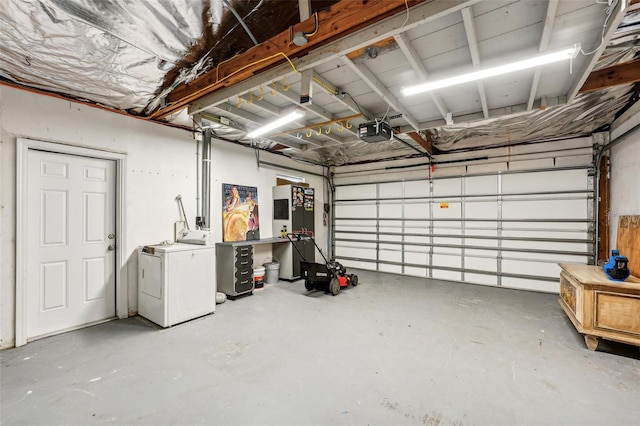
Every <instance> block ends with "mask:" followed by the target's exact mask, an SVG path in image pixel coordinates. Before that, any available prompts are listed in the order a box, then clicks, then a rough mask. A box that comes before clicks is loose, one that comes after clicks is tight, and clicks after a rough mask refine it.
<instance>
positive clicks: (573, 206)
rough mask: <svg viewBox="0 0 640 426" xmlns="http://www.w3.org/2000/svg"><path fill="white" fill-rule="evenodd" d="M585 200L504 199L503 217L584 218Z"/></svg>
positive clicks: (585, 216)
mask: <svg viewBox="0 0 640 426" xmlns="http://www.w3.org/2000/svg"><path fill="white" fill-rule="evenodd" d="M586 207H587V202H586V200H564V201H545V200H540V201H505V202H503V204H502V218H503V219H519V218H530V219H556V218H561V219H586V218H587V209H586Z"/></svg>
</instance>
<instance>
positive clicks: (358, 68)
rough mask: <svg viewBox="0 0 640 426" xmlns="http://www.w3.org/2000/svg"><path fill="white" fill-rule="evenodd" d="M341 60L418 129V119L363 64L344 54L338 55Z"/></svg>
mask: <svg viewBox="0 0 640 426" xmlns="http://www.w3.org/2000/svg"><path fill="white" fill-rule="evenodd" d="M340 59H341V60H342V62H344V63H345V65H347V66H348V67H349V68H351V69H352V70H353V71H354V72H355V73H356V74H357V75H358V76H359V77H360V78H361V79H362V80H363V81H364V82H365V83H367V85H368V86H369V87H371V90H373V91H374V92H376V93H377V94H378V95H379V96H380V97H381V98H382V100H384V101H385V102H386V103H387V105H389V106H390V107H391V108H393V109H394V110H396V111H397V112H399V113H401V114H402V118H403V119H404V120H405V121H406V122H407V123H409V125H410V126H411V127H413V128H414V130H419V127H418V121H417V120H416V119H415V118H413V116H412V115H411V113H409V111H407V109H406V108H405V107H404V106H403V105H402V104H400V102H399V101H398V100H397V99H396V98H395V96H393V94H392V93H391V92H390V91H389V89H387V88H386V87H385V85H384V84H382V82H381V81H380V80H378V78H377V77H376V76H375V75H374V74H373V73H372V72H371V71H370V70H369V69H368V68H367V67H366V66H365V65H363V64H358V63H355V62H353V61H352V60H351V59H349V58H347V57H346V56H342V57H340Z"/></svg>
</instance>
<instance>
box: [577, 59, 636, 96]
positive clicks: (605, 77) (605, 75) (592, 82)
mask: <svg viewBox="0 0 640 426" xmlns="http://www.w3.org/2000/svg"><path fill="white" fill-rule="evenodd" d="M638 81H640V58H639V59H634V60H633V61H629V62H625V63H622V64H616V65H612V66H610V67H607V68H603V69H601V70H598V71H594V72H592V73H591V74H590V75H589V77H588V78H587V81H585V82H584V85H583V86H582V88H581V89H580V93H585V92H593V91H595V90H601V89H606V88H608V87H613V86H620V85H622V84H631V83H635V82H638Z"/></svg>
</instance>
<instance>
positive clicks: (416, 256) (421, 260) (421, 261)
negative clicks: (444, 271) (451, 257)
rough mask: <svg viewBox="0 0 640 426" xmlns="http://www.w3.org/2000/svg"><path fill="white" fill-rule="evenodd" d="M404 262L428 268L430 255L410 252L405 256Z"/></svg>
mask: <svg viewBox="0 0 640 426" xmlns="http://www.w3.org/2000/svg"><path fill="white" fill-rule="evenodd" d="M404 260H405V262H406V263H411V264H413V265H424V266H427V265H429V253H426V252H425V253H417V252H408V253H405V254H404Z"/></svg>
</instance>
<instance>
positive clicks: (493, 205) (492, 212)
mask: <svg viewBox="0 0 640 426" xmlns="http://www.w3.org/2000/svg"><path fill="white" fill-rule="evenodd" d="M464 217H465V218H467V219H497V218H498V203H497V202H495V201H478V202H473V203H466V204H465V207H464Z"/></svg>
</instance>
